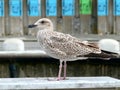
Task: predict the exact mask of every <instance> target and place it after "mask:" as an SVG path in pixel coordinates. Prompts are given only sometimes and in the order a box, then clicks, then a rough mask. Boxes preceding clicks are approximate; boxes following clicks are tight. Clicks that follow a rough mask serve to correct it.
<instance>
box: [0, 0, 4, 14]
mask: <svg viewBox="0 0 120 90" xmlns="http://www.w3.org/2000/svg"><path fill="white" fill-rule="evenodd" d="M0 16H4V0H0Z"/></svg>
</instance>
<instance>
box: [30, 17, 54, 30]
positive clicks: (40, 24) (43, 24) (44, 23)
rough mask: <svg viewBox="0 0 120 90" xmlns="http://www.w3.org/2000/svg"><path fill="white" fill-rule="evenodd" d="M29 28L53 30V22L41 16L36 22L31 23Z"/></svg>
mask: <svg viewBox="0 0 120 90" xmlns="http://www.w3.org/2000/svg"><path fill="white" fill-rule="evenodd" d="M28 28H38V29H39V30H53V23H52V21H51V20H50V19H48V18H41V19H39V20H38V21H36V22H35V23H34V24H31V25H29V26H28Z"/></svg>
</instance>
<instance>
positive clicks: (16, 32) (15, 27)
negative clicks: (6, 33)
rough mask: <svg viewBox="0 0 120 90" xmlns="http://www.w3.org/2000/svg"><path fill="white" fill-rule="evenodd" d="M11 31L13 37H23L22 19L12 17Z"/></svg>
mask: <svg viewBox="0 0 120 90" xmlns="http://www.w3.org/2000/svg"><path fill="white" fill-rule="evenodd" d="M10 23H11V24H10V31H11V33H10V34H11V35H13V36H23V24H22V23H23V22H22V17H10Z"/></svg>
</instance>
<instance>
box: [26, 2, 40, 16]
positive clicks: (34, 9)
mask: <svg viewBox="0 0 120 90" xmlns="http://www.w3.org/2000/svg"><path fill="white" fill-rule="evenodd" d="M27 3H28V15H29V16H40V15H41V0H28V2H27Z"/></svg>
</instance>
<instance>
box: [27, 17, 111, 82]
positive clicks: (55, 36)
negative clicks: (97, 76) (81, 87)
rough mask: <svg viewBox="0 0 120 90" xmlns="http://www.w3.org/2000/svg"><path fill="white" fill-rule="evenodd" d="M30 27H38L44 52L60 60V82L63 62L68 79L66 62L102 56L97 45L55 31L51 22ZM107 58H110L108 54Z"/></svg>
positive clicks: (38, 34)
mask: <svg viewBox="0 0 120 90" xmlns="http://www.w3.org/2000/svg"><path fill="white" fill-rule="evenodd" d="M29 27H37V28H38V29H39V31H38V33H37V39H38V42H39V44H40V47H41V49H42V50H44V51H45V52H46V53H47V54H48V55H49V56H51V57H54V58H57V59H60V70H59V74H58V80H60V79H61V70H62V69H61V68H62V62H63V61H64V79H65V77H66V61H73V60H78V59H81V58H82V59H83V58H84V59H85V58H87V57H89V56H90V57H92V55H93V57H95V56H100V57H101V56H102V55H100V54H102V51H101V50H100V48H99V47H98V45H97V44H96V43H90V42H87V41H82V40H80V39H78V38H75V37H73V36H71V35H69V34H64V33H60V32H56V31H54V30H53V24H52V22H51V20H49V19H47V18H42V19H40V20H38V21H37V22H36V23H34V24H33V25H30V26H29ZM103 55H106V57H105V56H104V57H105V58H108V57H109V56H107V54H103Z"/></svg>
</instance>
